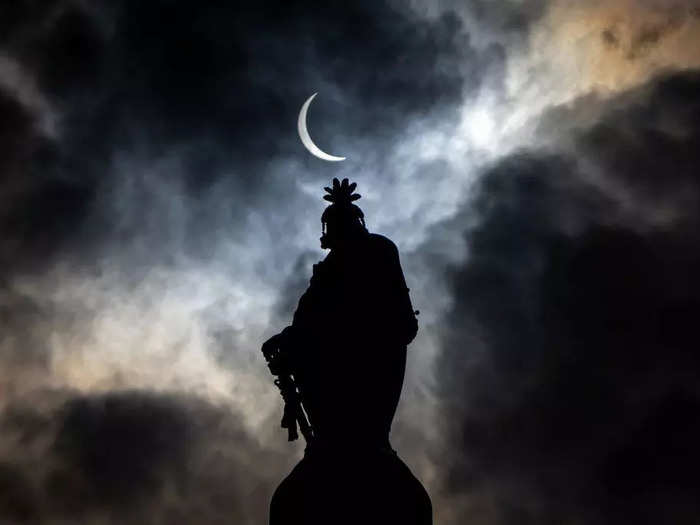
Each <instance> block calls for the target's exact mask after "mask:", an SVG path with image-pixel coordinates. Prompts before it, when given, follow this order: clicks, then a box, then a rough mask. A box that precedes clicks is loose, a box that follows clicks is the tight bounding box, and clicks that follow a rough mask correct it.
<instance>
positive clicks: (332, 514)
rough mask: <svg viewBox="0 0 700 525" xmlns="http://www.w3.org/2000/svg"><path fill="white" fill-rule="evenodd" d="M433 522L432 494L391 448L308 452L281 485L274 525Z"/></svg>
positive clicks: (274, 504) (409, 524)
mask: <svg viewBox="0 0 700 525" xmlns="http://www.w3.org/2000/svg"><path fill="white" fill-rule="evenodd" d="M351 523H352V524H362V525H373V524H397V525H430V524H432V507H431V503H430V498H429V496H428V493H427V492H426V491H425V489H424V488H423V485H421V483H420V481H418V479H417V478H416V477H415V476H414V475H413V474H412V473H411V471H410V470H409V468H408V467H407V466H406V464H405V463H404V462H403V461H401V459H399V457H398V456H397V455H396V453H395V452H393V451H391V450H390V449H377V450H363V451H348V449H344V448H340V447H339V448H336V449H333V450H330V449H326V450H323V451H317V450H312V451H310V452H308V453H307V454H306V456H305V457H304V459H302V460H301V461H300V462H299V464H297V466H296V467H294V469H293V470H292V472H291V473H290V474H289V476H287V477H286V478H285V479H284V480H283V481H282V483H281V484H280V485H279V487H277V490H276V491H275V494H274V495H273V497H272V502H271V504H270V525H302V524H303V525H316V524H324V525H340V524H343V525H345V524H351Z"/></svg>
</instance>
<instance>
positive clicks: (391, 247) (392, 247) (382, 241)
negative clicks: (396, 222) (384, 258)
mask: <svg viewBox="0 0 700 525" xmlns="http://www.w3.org/2000/svg"><path fill="white" fill-rule="evenodd" d="M369 243H370V245H371V246H372V249H373V250H375V251H377V252H380V253H382V254H386V255H392V256H396V257H398V256H399V249H398V248H397V247H396V244H394V242H393V241H392V240H391V239H389V238H388V237H384V236H383V235H380V234H378V233H370V234H369Z"/></svg>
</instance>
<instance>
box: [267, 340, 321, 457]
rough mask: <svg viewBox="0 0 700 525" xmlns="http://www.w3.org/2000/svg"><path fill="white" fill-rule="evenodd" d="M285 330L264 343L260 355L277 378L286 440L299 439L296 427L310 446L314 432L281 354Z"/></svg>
mask: <svg viewBox="0 0 700 525" xmlns="http://www.w3.org/2000/svg"><path fill="white" fill-rule="evenodd" d="M286 332H288V330H287V329H285V330H283V331H282V333H280V334H277V335H275V336H272V337H271V338H270V339H268V340H267V341H265V343H264V344H263V346H262V353H263V355H264V356H265V360H266V361H267V365H268V368H269V369H270V372H272V375H274V376H277V377H276V379H275V386H277V388H279V390H280V394H281V395H282V399H283V400H284V413H283V415H282V423H281V426H282V428H286V429H287V440H288V441H295V440H296V439H298V438H299V433H298V431H297V425H298V426H299V429H300V430H301V434H302V435H303V436H304V439H305V440H306V443H307V444H311V442H312V441H313V438H314V432H313V429H312V428H311V425H310V424H309V420H308V418H307V417H306V412H305V410H304V407H303V404H302V400H301V392H300V391H299V388H298V387H297V385H296V382H295V381H294V376H293V374H292V373H291V371H290V367H289V362H288V360H287V359H285V355H284V354H283V353H282V352H281V347H282V346H284V342H286V341H288V334H287V333H286Z"/></svg>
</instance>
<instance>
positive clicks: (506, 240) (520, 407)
mask: <svg viewBox="0 0 700 525" xmlns="http://www.w3.org/2000/svg"><path fill="white" fill-rule="evenodd" d="M698 93H700V74H698V73H690V72H689V73H679V74H676V75H671V76H668V77H665V78H662V79H660V80H657V81H654V82H653V83H652V84H651V85H650V86H645V87H644V88H642V89H639V90H637V91H635V92H632V93H627V94H624V95H621V96H619V97H617V98H615V99H612V100H610V101H608V102H606V104H605V106H604V109H603V111H602V113H603V117H602V119H601V120H600V122H598V123H597V124H595V125H593V126H592V127H590V128H588V129H585V130H580V131H578V132H577V133H576V135H575V139H574V140H573V145H572V149H571V150H568V149H566V148H565V147H564V146H562V149H561V153H560V154H544V153H539V152H536V151H530V152H527V151H523V152H519V153H517V154H514V155H511V156H510V157H508V158H506V159H503V160H501V161H498V162H497V163H496V165H495V166H494V167H493V168H491V169H490V170H489V171H488V172H487V173H485V175H484V177H483V179H482V181H481V183H480V184H479V188H478V191H477V193H476V197H475V198H474V200H473V201H472V202H470V203H469V207H467V208H465V210H464V211H463V212H462V215H461V216H460V217H459V218H458V219H455V220H454V223H453V226H454V227H457V225H458V224H460V223H464V221H465V220H467V219H471V220H476V221H477V222H478V225H477V226H475V227H473V228H470V229H468V230H467V231H466V232H465V233H464V235H465V239H466V241H467V244H468V247H469V256H468V259H467V261H466V263H465V264H464V265H463V266H461V267H454V268H453V269H452V271H451V272H450V273H449V280H450V282H451V283H452V290H453V294H454V298H455V301H456V304H455V306H454V308H453V310H452V311H451V313H450V314H449V316H448V317H447V319H446V320H445V326H446V334H445V337H444V340H443V347H444V350H443V354H442V356H441V357H440V359H439V361H438V368H437V374H438V376H439V377H440V392H441V393H442V396H443V399H444V409H445V416H446V417H447V418H448V420H449V421H451V422H452V423H451V424H450V425H448V427H447V428H446V430H447V431H448V432H449V435H450V440H451V444H452V445H451V446H452V447H453V448H452V452H453V453H454V455H449V454H448V455H447V456H446V457H447V463H446V464H445V465H444V466H445V468H446V470H447V471H448V472H449V475H448V479H447V482H446V490H447V491H449V493H450V494H453V495H455V494H458V495H462V496H463V497H464V501H465V503H464V507H463V508H462V509H461V510H463V512H464V514H463V515H462V518H463V519H464V521H469V520H470V519H472V518H475V516H477V515H482V516H483V515H485V516H487V517H488V518H487V521H488V522H489V523H504V524H506V523H562V522H571V523H620V522H623V521H624V522H634V523H654V522H657V523H658V522H673V523H679V524H681V523H683V524H685V523H687V524H690V523H694V522H695V521H696V519H697V515H698V512H699V511H700V508H699V507H698V503H697V498H695V496H694V490H693V487H694V485H695V477H696V474H697V472H698V469H699V468H700V449H698V447H697V443H698V442H699V441H700V426H699V425H698V423H697V421H698V418H697V414H698V410H699V409H700V390H699V389H698V378H699V376H700V360H699V359H698V355H697V336H696V335H695V334H694V333H693V332H694V329H693V326H694V324H695V321H696V320H697V319H698V317H699V316H700V278H699V277H698V273H697V268H698V267H699V266H698V265H699V264H700V243H699V242H698V236H697V231H698V226H699V225H700V214H698V209H700V208H698V197H699V196H700V193H699V191H700V180H699V179H698V175H697V174H698V167H699V166H700V154H699V153H698V152H700V127H699V126H698V122H699V120H698V119H699V118H700V99H699V98H698ZM574 152H575V154H574ZM467 502H468V504H467ZM485 502H486V503H485Z"/></svg>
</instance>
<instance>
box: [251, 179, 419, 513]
mask: <svg viewBox="0 0 700 525" xmlns="http://www.w3.org/2000/svg"><path fill="white" fill-rule="evenodd" d="M355 188H356V184H355V183H352V184H349V183H348V180H347V179H344V180H343V181H342V183H340V182H339V181H338V180H337V179H333V186H332V187H331V188H325V189H326V191H327V192H328V195H325V196H324V198H325V199H326V200H328V201H330V202H331V205H330V206H328V207H327V208H326V210H325V211H324V213H323V216H322V217H321V221H322V236H321V246H322V247H323V248H327V249H330V253H329V254H328V255H327V256H326V258H325V259H324V260H323V261H321V262H319V263H318V264H315V265H314V270H313V276H312V277H311V282H310V284H309V287H308V289H307V290H306V292H305V293H304V294H303V295H302V297H301V298H300V299H299V304H298V306H297V309H296V312H295V313H294V319H293V321H292V324H291V326H288V327H287V328H285V329H284V330H283V331H282V332H281V333H280V334H277V335H275V336H273V337H272V338H270V339H269V340H268V341H266V342H265V344H264V345H263V353H264V355H265V358H266V359H267V360H268V365H269V367H270V370H271V372H272V373H273V374H274V375H276V376H277V380H276V384H277V386H278V387H279V388H280V390H281V393H282V396H283V398H284V401H285V410H284V416H283V419H282V426H283V427H284V428H287V430H288V432H289V439H290V440H293V439H296V437H297V426H299V427H300V429H301V432H302V434H303V436H304V438H305V439H306V441H307V447H306V451H305V456H304V459H302V461H301V462H300V463H299V464H298V465H297V466H296V467H295V469H294V470H293V471H292V473H291V474H290V475H289V476H288V477H287V478H286V479H285V480H284V481H283V482H282V483H281V484H280V486H279V487H278V489H277V491H276V492H275V495H274V496H273V499H272V503H271V506H270V524H271V525H283V524H301V523H303V524H306V525H309V524H315V523H327V524H333V523H360V522H361V523H367V524H371V523H410V524H421V525H422V524H429V523H432V516H431V514H432V511H431V506H430V499H429V497H428V495H427V493H426V492H425V489H423V486H422V485H421V484H420V482H419V481H418V480H417V479H416V478H415V477H414V476H413V474H411V472H410V471H409V469H408V467H406V465H405V464H404V463H403V462H402V461H401V460H400V459H399V458H398V456H397V455H396V452H395V451H394V450H393V449H392V448H391V445H390V443H389V432H390V430H391V422H392V420H393V417H394V413H395V411H396V406H397V404H398V401H399V396H400V394H401V387H402V384H403V379H404V372H405V366H406V346H407V345H408V344H409V343H410V342H411V341H412V340H413V338H414V337H415V335H416V332H417V331H418V322H417V319H416V314H417V312H414V310H413V307H412V305H411V300H410V298H409V290H408V288H407V287H406V282H405V279H404V275H403V271H402V269H401V264H400V262H399V252H398V250H397V248H396V246H395V245H394V243H392V242H391V241H390V240H389V239H387V238H386V237H383V236H381V235H377V234H373V233H369V232H368V231H367V228H366V226H365V222H364V214H363V213H362V210H360V208H359V207H357V206H356V205H355V204H353V202H354V201H356V200H357V199H359V198H360V195H357V194H354V190H355Z"/></svg>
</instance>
